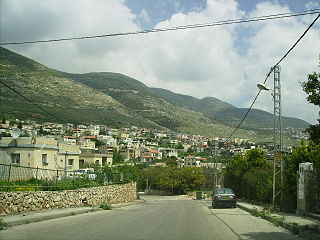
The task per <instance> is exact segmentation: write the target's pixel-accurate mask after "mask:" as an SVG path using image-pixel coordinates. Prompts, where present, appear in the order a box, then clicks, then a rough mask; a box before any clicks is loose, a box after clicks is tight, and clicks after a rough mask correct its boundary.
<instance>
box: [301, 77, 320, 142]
mask: <svg viewBox="0 0 320 240" xmlns="http://www.w3.org/2000/svg"><path fill="white" fill-rule="evenodd" d="M301 85H302V89H303V91H305V92H306V94H307V95H308V96H307V100H308V102H310V103H312V104H314V105H316V106H320V73H316V72H314V73H313V74H309V75H308V81H306V82H303V83H301ZM319 114H320V112H319ZM307 132H308V133H309V134H310V140H311V141H313V142H314V143H316V144H320V119H318V124H315V125H310V127H309V128H308V129H307Z"/></svg>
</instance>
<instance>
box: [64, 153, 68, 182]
mask: <svg viewBox="0 0 320 240" xmlns="http://www.w3.org/2000/svg"><path fill="white" fill-rule="evenodd" d="M65 154H66V155H65V157H64V177H65V178H67V160H68V159H67V155H68V151H67V150H66V152H65Z"/></svg>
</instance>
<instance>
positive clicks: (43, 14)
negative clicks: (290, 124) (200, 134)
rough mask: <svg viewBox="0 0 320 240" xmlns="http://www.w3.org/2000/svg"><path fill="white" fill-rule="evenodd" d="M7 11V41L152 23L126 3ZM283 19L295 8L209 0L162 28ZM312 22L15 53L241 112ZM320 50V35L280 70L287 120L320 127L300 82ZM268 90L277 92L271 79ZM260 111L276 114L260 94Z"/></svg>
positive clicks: (17, 5) (33, 4) (6, 4)
mask: <svg viewBox="0 0 320 240" xmlns="http://www.w3.org/2000/svg"><path fill="white" fill-rule="evenodd" d="M309 6H310V4H309ZM0 11H1V14H0V16H1V17H0V20H1V21H0V22H1V23H0V24H1V30H0V31H1V32H0V33H1V35H0V36H1V41H2V42H4V41H21V40H34V39H48V38H56V37H73V36H88V35H98V34H103V33H115V32H127V31H137V30H140V28H139V26H137V25H136V24H135V19H137V18H138V19H141V18H145V20H146V21H147V20H148V18H149V17H150V16H149V15H148V14H147V11H145V12H141V14H140V15H139V16H135V15H134V14H133V13H132V12H131V11H130V9H129V8H127V7H126V6H125V3H124V0H121V1H119V0H109V1H103V0H95V1H90V2H89V1H85V0H81V1H62V0H57V1H49V0H43V1H41V2H39V1H35V0H30V1H28V2H27V1H14V0H13V1H12V0H10V1H6V0H2V1H1V8H0ZM279 12H289V9H288V8H287V7H284V6H280V5H277V4H276V3H274V2H273V1H272V2H263V3H260V4H258V5H257V6H256V8H255V9H254V10H253V11H252V12H248V13H245V12H243V11H241V10H240V9H239V7H238V5H237V2H236V1H234V0H225V1H217V0H208V1H207V8H206V9H204V10H202V11H194V12H188V13H177V14H174V15H173V16H171V17H170V19H167V20H166V21H163V22H160V23H158V24H157V25H156V28H163V27H171V26H179V25H187V24H194V23H207V22H213V21H219V20H225V19H237V18H241V17H244V16H247V17H250V16H259V15H267V14H271V13H272V14H273V13H279ZM313 18H314V16H306V17H300V18H289V19H286V20H275V21H266V22H261V23H251V24H243V25H229V26H223V27H222V26H220V27H212V28H202V29H201V28H200V29H189V30H182V31H176V32H162V33H150V34H143V35H134V36H127V37H113V38H103V39H92V40H81V41H70V42H59V43H50V44H37V45H23V46H19V47H17V46H15V47H14V46H10V49H12V50H14V51H17V52H19V53H22V54H23V55H27V56H29V57H31V58H33V59H35V60H37V61H39V62H41V63H43V64H45V65H48V66H49V67H52V68H56V69H59V70H63V71H68V72H92V71H111V72H120V73H123V74H126V75H128V76H131V77H135V78H136V79H138V80H140V81H142V82H143V83H145V84H147V85H148V86H151V87H162V88H166V89H169V90H172V91H175V92H178V93H184V94H189V95H192V96H196V97H199V98H202V97H205V96H214V97H217V98H220V99H221V100H224V101H227V102H230V103H231V104H234V105H236V106H238V107H248V106H249V105H250V103H251V101H252V100H253V98H254V96H255V93H256V92H257V89H256V84H257V83H258V82H262V81H263V80H264V78H265V74H266V73H267V72H268V71H269V69H270V67H271V66H272V65H273V64H275V63H276V62H277V61H278V60H279V59H280V57H281V56H283V54H284V53H285V52H286V51H287V50H288V49H289V47H290V46H291V45H292V44H293V43H294V42H295V41H296V39H298V37H299V36H300V35H301V34H302V33H303V31H304V30H305V29H306V28H307V26H308V25H309V24H310V23H311V21H312V20H313ZM19 26H20V27H19ZM316 28H317V29H319V25H317V27H316ZM319 50H320V48H319V35H318V34H317V31H316V30H315V28H313V29H312V30H310V32H309V33H308V34H307V36H306V37H305V38H304V39H303V40H302V41H301V43H300V44H299V45H298V46H297V48H296V49H294V51H293V52H292V53H291V54H290V55H289V56H288V57H287V58H286V59H285V61H284V62H283V64H281V65H282V73H281V79H282V83H283V109H284V115H289V116H295V117H300V118H304V119H305V120H308V121H313V122H314V121H315V120H316V118H317V110H316V109H315V107H313V106H312V105H310V104H307V102H306V100H305V97H306V96H305V95H304V93H303V91H302V89H301V87H300V85H299V81H304V80H306V75H307V74H308V73H311V72H313V71H316V70H317V64H318V53H319V52H320V51H319ZM268 84H269V85H270V84H271V85H272V81H271V79H270V80H269V81H268ZM255 107H256V108H258V107H259V108H261V109H264V110H268V111H271V110H272V102H271V98H270V96H269V94H261V95H260V97H259V99H258V102H257V104H256V105H255Z"/></svg>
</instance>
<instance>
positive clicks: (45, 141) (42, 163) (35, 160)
mask: <svg viewBox="0 0 320 240" xmlns="http://www.w3.org/2000/svg"><path fill="white" fill-rule="evenodd" d="M79 154H80V148H79V146H78V145H70V144H63V143H58V141H57V140H55V139H53V138H46V137H20V138H17V139H13V138H11V137H3V138H2V139H1V140H0V163H1V164H11V165H17V166H25V167H31V168H39V169H48V170H49V169H50V170H52V169H54V170H68V171H73V170H76V169H79Z"/></svg>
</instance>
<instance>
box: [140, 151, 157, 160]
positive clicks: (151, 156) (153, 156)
mask: <svg viewBox="0 0 320 240" xmlns="http://www.w3.org/2000/svg"><path fill="white" fill-rule="evenodd" d="M161 158H162V156H161V153H160V152H158V151H157V150H153V149H145V150H144V151H143V152H142V153H141V158H140V159H141V162H150V161H154V160H160V159H161Z"/></svg>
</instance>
